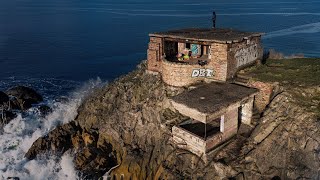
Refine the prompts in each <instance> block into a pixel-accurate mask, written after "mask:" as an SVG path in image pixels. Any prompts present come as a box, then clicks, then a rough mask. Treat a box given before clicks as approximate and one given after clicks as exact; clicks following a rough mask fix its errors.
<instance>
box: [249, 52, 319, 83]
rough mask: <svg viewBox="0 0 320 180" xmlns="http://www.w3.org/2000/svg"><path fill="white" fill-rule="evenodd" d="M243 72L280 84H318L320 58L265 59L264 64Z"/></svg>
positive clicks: (257, 78) (258, 78)
mask: <svg viewBox="0 0 320 180" xmlns="http://www.w3.org/2000/svg"><path fill="white" fill-rule="evenodd" d="M245 74H248V75H250V76H251V77H252V78H254V79H256V80H261V81H267V82H280V83H281V84H288V85H295V86H296V85H300V86H304V85H306V86H313V85H319V84H320V58H302V59H281V60H272V59H269V60H267V62H266V64H264V65H260V66H256V67H251V68H248V69H246V70H245Z"/></svg>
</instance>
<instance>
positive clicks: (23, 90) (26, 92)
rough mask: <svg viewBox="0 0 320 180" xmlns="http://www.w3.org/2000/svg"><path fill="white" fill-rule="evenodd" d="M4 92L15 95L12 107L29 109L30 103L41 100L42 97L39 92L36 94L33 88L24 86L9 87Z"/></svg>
mask: <svg viewBox="0 0 320 180" xmlns="http://www.w3.org/2000/svg"><path fill="white" fill-rule="evenodd" d="M6 93H7V94H8V95H10V96H14V97H15V100H13V101H12V104H13V106H12V108H17V109H21V110H26V109H29V108H30V107H31V106H32V104H36V103H39V102H41V101H43V98H42V96H41V95H40V94H38V93H37V92H36V91H35V90H33V89H31V88H29V87H25V86H17V87H14V88H11V89H9V90H8V91H7V92H6Z"/></svg>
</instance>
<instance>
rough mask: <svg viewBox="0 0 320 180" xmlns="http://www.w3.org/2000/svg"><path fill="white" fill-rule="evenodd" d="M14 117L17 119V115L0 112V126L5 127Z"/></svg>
mask: <svg viewBox="0 0 320 180" xmlns="http://www.w3.org/2000/svg"><path fill="white" fill-rule="evenodd" d="M16 117H17V114H16V113H14V112H11V111H7V110H3V111H0V120H1V121H0V124H1V125H6V124H8V123H9V122H10V121H11V120H12V119H14V118H16Z"/></svg>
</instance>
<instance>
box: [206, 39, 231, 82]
mask: <svg viewBox="0 0 320 180" xmlns="http://www.w3.org/2000/svg"><path fill="white" fill-rule="evenodd" d="M227 50H228V45H227V44H219V43H214V44H212V45H211V48H210V52H209V54H211V61H210V62H209V64H208V66H211V67H214V70H215V76H214V78H215V79H217V80H220V81H226V80H227V67H228V63H227V61H228V53H227V52H228V51H227Z"/></svg>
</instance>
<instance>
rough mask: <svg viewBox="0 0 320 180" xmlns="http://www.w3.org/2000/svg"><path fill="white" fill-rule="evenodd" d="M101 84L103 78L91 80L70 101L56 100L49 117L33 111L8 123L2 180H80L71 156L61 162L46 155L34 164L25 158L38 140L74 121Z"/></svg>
mask: <svg viewBox="0 0 320 180" xmlns="http://www.w3.org/2000/svg"><path fill="white" fill-rule="evenodd" d="M100 85H103V83H101V80H100V79H98V80H96V81H90V82H88V83H86V85H84V86H83V87H82V88H80V89H79V90H77V91H75V92H74V93H72V94H71V95H70V100H69V101H68V102H65V103H61V102H54V101H52V103H51V104H50V103H49V104H48V105H50V106H52V108H53V112H52V113H51V114H49V115H48V116H47V117H45V118H41V117H40V116H39V114H38V111H36V109H35V108H32V109H30V110H29V111H28V112H27V115H21V114H19V115H18V116H17V118H15V119H13V120H12V121H11V122H10V123H9V124H7V125H6V126H5V127H4V132H3V134H2V135H0V179H7V178H8V177H19V178H20V179H59V180H60V179H78V178H77V175H76V171H75V169H74V167H73V162H72V156H71V154H70V153H65V154H64V155H63V156H62V158H61V159H60V158H57V157H54V156H53V155H46V156H43V157H40V158H37V159H35V160H32V161H28V160H26V159H25V158H24V155H25V153H26V152H27V151H28V149H29V148H30V147H31V145H32V143H33V142H34V141H35V140H36V139H37V138H39V137H41V136H43V135H45V134H47V133H48V132H49V131H50V130H52V129H54V128H55V127H56V126H57V125H59V124H64V123H67V122H70V121H72V120H73V119H74V118H75V117H76V115H77V108H78V107H79V105H80V103H81V102H82V100H83V98H85V97H86V96H87V95H88V94H89V93H90V92H91V91H92V89H93V88H95V87H97V86H100Z"/></svg>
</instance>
